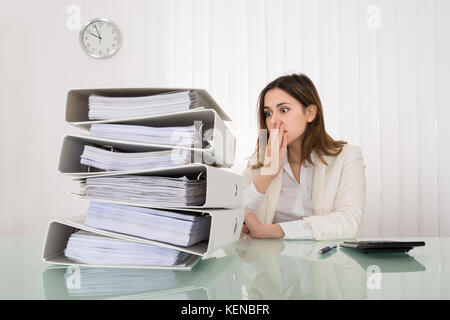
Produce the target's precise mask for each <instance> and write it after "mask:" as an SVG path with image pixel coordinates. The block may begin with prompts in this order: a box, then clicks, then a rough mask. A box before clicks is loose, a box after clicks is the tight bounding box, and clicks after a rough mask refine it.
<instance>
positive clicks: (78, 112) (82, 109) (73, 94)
mask: <svg viewBox="0 0 450 320" xmlns="http://www.w3.org/2000/svg"><path fill="white" fill-rule="evenodd" d="M186 90H190V91H193V92H195V95H196V96H197V100H198V101H197V102H196V103H194V104H192V105H191V106H190V109H191V110H195V109H196V108H205V109H213V110H215V111H216V112H217V113H218V115H219V116H220V118H222V119H223V120H225V121H231V119H230V117H229V116H228V115H227V114H226V113H225V112H224V111H223V110H222V108H221V107H220V106H219V105H218V104H217V103H216V102H215V101H214V99H213V98H212V97H211V96H210V95H209V94H208V92H207V91H206V90H204V89H195V88H104V89H76V90H70V91H68V92H67V100H66V121H67V122H68V123H70V124H72V125H75V126H83V125H89V124H90V123H110V122H109V121H97V120H95V121H92V120H89V117H88V114H89V96H90V95H93V94H95V95H100V96H107V97H139V96H149V95H154V94H160V93H166V92H174V91H186ZM185 113H187V112H179V113H178V112H177V113H173V114H172V115H174V114H180V115H182V114H185ZM166 116H167V115H164V116H154V117H151V118H153V119H154V120H155V121H158V119H160V118H162V119H163V118H164V117H166ZM136 119H139V118H136ZM122 120H127V119H122ZM114 121H115V122H114V123H116V121H120V120H114Z"/></svg>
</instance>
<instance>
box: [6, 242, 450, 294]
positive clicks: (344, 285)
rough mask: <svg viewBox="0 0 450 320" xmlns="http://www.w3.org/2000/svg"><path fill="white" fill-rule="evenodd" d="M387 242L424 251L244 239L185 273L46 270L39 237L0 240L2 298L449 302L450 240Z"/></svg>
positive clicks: (106, 269) (55, 268)
mask: <svg viewBox="0 0 450 320" xmlns="http://www.w3.org/2000/svg"><path fill="white" fill-rule="evenodd" d="M358 240H363V239H358ZM389 240H422V241H425V247H419V248H415V249H412V250H411V251H410V252H409V253H408V254H377V255H373V254H370V255H368V254H366V255H365V254H362V253H357V252H354V251H353V250H352V249H345V248H338V249H337V250H334V251H333V252H330V253H327V254H325V255H323V256H318V255H317V251H318V250H319V249H321V248H322V247H324V246H326V245H328V244H330V243H331V242H319V241H290V240H275V239H270V240H269V239H267V240H241V241H239V242H237V243H235V244H233V245H230V246H228V247H226V248H223V249H220V250H218V251H216V252H215V253H214V257H213V258H210V259H205V260H202V261H200V262H199V263H198V264H197V265H196V266H195V267H194V269H193V270H192V271H191V272H188V271H167V270H164V271H163V270H143V269H113V268H87V267H83V268H79V267H68V266H55V265H48V264H45V263H44V262H42V259H41V254H42V245H43V239H42V238H37V237H0V256H1V262H0V299H238V300H240V299H450V238H420V239H418V238H414V239H411V238H410V239H405V238H403V239H399V238H390V239H389Z"/></svg>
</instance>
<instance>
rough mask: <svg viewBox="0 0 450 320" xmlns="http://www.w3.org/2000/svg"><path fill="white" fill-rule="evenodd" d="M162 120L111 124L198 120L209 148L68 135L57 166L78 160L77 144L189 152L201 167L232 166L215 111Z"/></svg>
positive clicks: (228, 136)
mask: <svg viewBox="0 0 450 320" xmlns="http://www.w3.org/2000/svg"><path fill="white" fill-rule="evenodd" d="M166 120H167V122H158V123H157V124H156V123H154V122H153V121H154V120H153V119H150V118H142V119H140V120H139V121H133V120H127V121H121V122H114V123H120V124H133V125H148V126H174V125H176V124H178V125H180V126H182V125H193V123H194V121H197V120H198V121H202V122H203V123H204V126H203V128H202V132H204V133H205V134H206V135H208V136H211V140H210V142H209V143H210V145H209V146H208V147H207V148H204V149H203V148H201V147H199V148H189V147H183V146H173V145H161V144H149V143H143V142H132V141H124V140H117V139H105V138H98V137H90V136H88V135H68V136H66V137H65V138H64V140H63V145H62V150H61V154H60V167H61V165H62V166H66V165H69V166H73V165H70V164H68V163H73V162H76V161H77V160H79V159H80V158H79V157H80V156H81V154H82V152H83V149H82V146H81V144H87V145H94V146H95V145H98V146H108V147H113V148H117V149H120V150H124V151H126V152H149V151H158V150H170V149H182V150H192V152H193V153H195V154H196V155H198V158H199V159H201V160H202V161H203V163H205V164H209V165H215V166H217V167H227V168H230V167H231V166H233V163H234V158H235V151H236V139H235V137H234V136H233V135H232V133H231V131H230V130H229V129H228V128H227V127H226V125H225V124H224V123H223V121H222V120H221V119H220V117H219V116H218V115H217V113H216V112H215V111H213V110H203V111H196V112H190V113H189V114H186V115H185V116H184V117H183V118H179V115H177V116H174V117H172V118H167V119H166ZM89 127H90V124H89V125H86V127H85V128H89ZM68 137H70V139H68ZM83 147H84V145H83ZM60 171H61V172H63V173H67V172H64V171H63V170H60Z"/></svg>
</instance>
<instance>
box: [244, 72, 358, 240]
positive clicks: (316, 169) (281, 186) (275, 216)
mask: <svg viewBox="0 0 450 320" xmlns="http://www.w3.org/2000/svg"><path fill="white" fill-rule="evenodd" d="M258 122H259V129H260V135H259V137H260V138H261V136H262V138H263V139H262V140H263V141H264V140H265V141H267V146H265V145H264V143H261V141H260V138H258V142H257V149H256V151H255V152H254V154H253V155H252V156H251V158H250V159H249V161H248V165H247V168H246V170H245V171H244V172H243V176H244V187H245V191H244V208H245V210H246V213H245V218H244V225H243V227H242V232H243V233H245V234H247V235H249V236H250V237H252V238H284V239H316V240H331V239H345V238H354V237H355V236H356V235H357V232H358V229H359V225H360V222H361V218H362V214H363V211H364V206H365V174H364V169H365V166H364V163H363V158H362V154H361V150H360V149H359V148H358V147H356V146H350V145H348V144H347V143H346V142H343V141H335V140H333V139H332V138H331V137H330V136H329V135H328V134H327V132H326V131H325V124H324V115H323V109H322V104H321V102H320V98H319V95H318V93H317V90H316V88H315V86H314V84H313V83H312V81H311V80H310V79H309V78H308V77H307V76H305V75H304V74H299V75H297V74H292V75H287V76H282V77H279V78H277V79H275V80H274V81H272V82H271V83H269V84H268V85H267V86H266V87H265V88H264V89H263V90H262V92H261V94H260V96H259V99H258ZM266 137H267V139H266Z"/></svg>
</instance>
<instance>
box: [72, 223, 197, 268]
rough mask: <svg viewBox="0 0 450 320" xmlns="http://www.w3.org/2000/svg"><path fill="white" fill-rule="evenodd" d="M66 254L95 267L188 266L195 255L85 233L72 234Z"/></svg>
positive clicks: (82, 231) (80, 231)
mask: <svg viewBox="0 0 450 320" xmlns="http://www.w3.org/2000/svg"><path fill="white" fill-rule="evenodd" d="M64 255H65V256H66V257H67V258H69V259H71V260H74V261H78V262H82V263H86V264H93V265H123V266H127V265H135V266H185V265H187V263H188V262H189V261H190V260H191V259H192V258H193V256H194V255H192V254H189V253H186V252H182V251H178V250H174V249H170V248H166V247H160V246H155V245H151V244H145V243H138V242H133V241H128V240H122V239H116V238H110V237H106V236H103V235H99V234H94V233H91V232H87V231H84V230H79V231H77V232H75V233H73V234H72V235H71V236H70V238H69V241H68V242H67V246H66V249H65V250H64Z"/></svg>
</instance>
